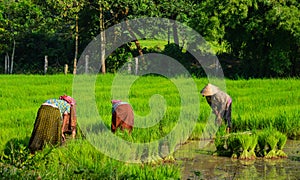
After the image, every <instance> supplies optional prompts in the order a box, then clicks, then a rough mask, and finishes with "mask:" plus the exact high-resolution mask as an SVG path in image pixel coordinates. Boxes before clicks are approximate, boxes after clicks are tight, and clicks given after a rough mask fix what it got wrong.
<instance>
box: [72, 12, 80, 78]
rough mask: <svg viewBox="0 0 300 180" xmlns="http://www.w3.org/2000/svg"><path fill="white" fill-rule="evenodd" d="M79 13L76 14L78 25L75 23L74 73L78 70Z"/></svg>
mask: <svg viewBox="0 0 300 180" xmlns="http://www.w3.org/2000/svg"><path fill="white" fill-rule="evenodd" d="M78 36H79V34H78V14H76V25H75V56H74V69H73V74H76V71H77V56H78Z"/></svg>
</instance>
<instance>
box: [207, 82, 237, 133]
mask: <svg viewBox="0 0 300 180" xmlns="http://www.w3.org/2000/svg"><path fill="white" fill-rule="evenodd" d="M201 94H202V96H205V98H206V101H207V103H208V104H209V105H210V107H211V108H212V111H213V113H214V114H215V115H216V121H215V122H216V124H217V125H219V126H220V125H221V124H222V119H224V120H225V121H227V128H226V131H227V132H229V131H230V128H231V104H232V99H231V97H230V96H229V95H228V94H227V93H225V92H223V91H221V90H220V89H219V88H218V87H217V86H214V85H212V84H207V85H206V86H205V87H204V88H203V89H202V90H201Z"/></svg>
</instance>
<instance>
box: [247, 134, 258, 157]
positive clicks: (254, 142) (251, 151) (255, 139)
mask: <svg viewBox="0 0 300 180" xmlns="http://www.w3.org/2000/svg"><path fill="white" fill-rule="evenodd" d="M257 144H258V137H257V135H256V134H255V133H253V134H251V144H250V146H249V149H248V151H249V158H250V159H255V158H256V154H255V149H256V146H257Z"/></svg>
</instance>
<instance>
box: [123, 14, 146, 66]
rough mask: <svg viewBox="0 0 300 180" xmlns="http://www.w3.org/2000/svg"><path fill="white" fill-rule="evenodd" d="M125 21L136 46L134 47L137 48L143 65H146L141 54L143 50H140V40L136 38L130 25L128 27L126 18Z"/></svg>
mask: <svg viewBox="0 0 300 180" xmlns="http://www.w3.org/2000/svg"><path fill="white" fill-rule="evenodd" d="M125 22H126V26H127V30H128V31H129V33H130V35H131V36H132V38H133V39H134V43H135V46H136V48H137V50H138V53H139V55H140V56H141V59H142V62H143V65H146V62H145V58H144V56H143V51H142V48H141V45H140V42H139V40H138V39H137V37H136V35H135V34H134V32H133V30H132V29H131V27H130V25H129V23H128V20H127V19H126V20H125Z"/></svg>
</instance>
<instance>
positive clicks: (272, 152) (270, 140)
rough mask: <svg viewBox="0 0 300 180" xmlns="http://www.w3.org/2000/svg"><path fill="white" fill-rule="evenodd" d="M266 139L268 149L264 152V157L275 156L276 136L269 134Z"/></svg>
mask: <svg viewBox="0 0 300 180" xmlns="http://www.w3.org/2000/svg"><path fill="white" fill-rule="evenodd" d="M266 141H267V143H268V145H269V147H270V151H269V152H268V153H267V154H266V156H265V158H267V159H272V158H277V154H276V146H277V143H278V139H277V137H276V136H274V135H272V134H269V136H268V137H267V139H266Z"/></svg>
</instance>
